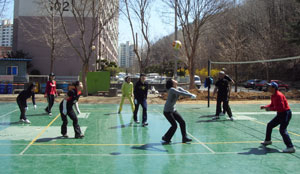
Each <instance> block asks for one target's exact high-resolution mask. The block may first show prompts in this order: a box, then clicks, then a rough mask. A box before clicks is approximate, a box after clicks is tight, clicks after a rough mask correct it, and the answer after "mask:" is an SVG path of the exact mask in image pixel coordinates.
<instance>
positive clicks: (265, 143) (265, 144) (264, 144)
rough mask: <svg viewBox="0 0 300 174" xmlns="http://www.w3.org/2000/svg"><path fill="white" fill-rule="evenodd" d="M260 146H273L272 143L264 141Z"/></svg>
mask: <svg viewBox="0 0 300 174" xmlns="http://www.w3.org/2000/svg"><path fill="white" fill-rule="evenodd" d="M260 144H261V145H263V146H268V145H271V144H272V141H263V142H261V143H260Z"/></svg>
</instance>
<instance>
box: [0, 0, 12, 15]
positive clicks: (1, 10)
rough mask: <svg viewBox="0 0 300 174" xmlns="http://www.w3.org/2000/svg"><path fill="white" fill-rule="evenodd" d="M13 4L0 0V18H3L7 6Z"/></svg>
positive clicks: (9, 0) (6, 0) (7, 0)
mask: <svg viewBox="0 0 300 174" xmlns="http://www.w3.org/2000/svg"><path fill="white" fill-rule="evenodd" d="M9 3H11V0H0V18H3V16H4V13H5V9H6V7H7V5H8V4H9Z"/></svg>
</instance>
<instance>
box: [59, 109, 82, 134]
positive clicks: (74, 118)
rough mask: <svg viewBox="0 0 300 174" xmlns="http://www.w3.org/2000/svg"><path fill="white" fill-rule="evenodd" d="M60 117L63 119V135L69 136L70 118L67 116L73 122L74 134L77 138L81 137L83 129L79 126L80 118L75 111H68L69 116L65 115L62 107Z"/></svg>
mask: <svg viewBox="0 0 300 174" xmlns="http://www.w3.org/2000/svg"><path fill="white" fill-rule="evenodd" d="M60 115H61V119H62V122H63V124H62V125H61V134H62V135H65V134H67V125H68V118H67V115H68V116H69V117H70V119H71V120H72V121H73V128H74V132H75V137H79V136H80V135H81V129H80V126H79V124H78V118H77V116H76V114H75V112H74V110H73V109H71V110H69V111H67V115H64V114H63V113H62V107H61V108H60Z"/></svg>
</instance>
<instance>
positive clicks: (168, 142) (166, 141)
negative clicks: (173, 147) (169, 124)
mask: <svg viewBox="0 0 300 174" xmlns="http://www.w3.org/2000/svg"><path fill="white" fill-rule="evenodd" d="M161 139H162V140H163V141H164V143H165V144H170V143H171V142H172V141H171V140H167V138H166V137H165V136H163V137H161Z"/></svg>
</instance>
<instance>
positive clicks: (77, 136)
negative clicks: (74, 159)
mask: <svg viewBox="0 0 300 174" xmlns="http://www.w3.org/2000/svg"><path fill="white" fill-rule="evenodd" d="M83 137H84V135H83V134H80V135H75V138H76V139H78V138H83Z"/></svg>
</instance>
